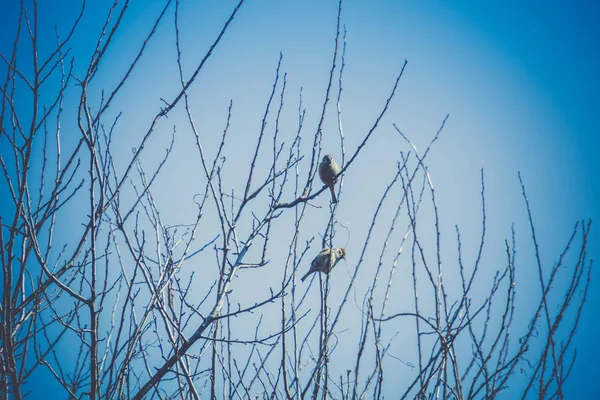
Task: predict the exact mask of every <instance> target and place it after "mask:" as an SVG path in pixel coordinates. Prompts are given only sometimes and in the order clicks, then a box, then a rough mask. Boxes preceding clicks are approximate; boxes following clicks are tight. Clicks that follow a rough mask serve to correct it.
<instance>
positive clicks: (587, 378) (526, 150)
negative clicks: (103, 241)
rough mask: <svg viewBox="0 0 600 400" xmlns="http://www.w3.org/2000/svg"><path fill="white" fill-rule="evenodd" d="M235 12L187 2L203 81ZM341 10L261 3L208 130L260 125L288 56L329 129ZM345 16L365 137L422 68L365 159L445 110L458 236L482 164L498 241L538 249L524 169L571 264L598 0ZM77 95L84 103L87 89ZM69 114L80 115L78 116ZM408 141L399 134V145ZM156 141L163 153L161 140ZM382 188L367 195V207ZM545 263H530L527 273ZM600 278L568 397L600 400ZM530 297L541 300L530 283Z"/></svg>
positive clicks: (583, 195)
mask: <svg viewBox="0 0 600 400" xmlns="http://www.w3.org/2000/svg"><path fill="white" fill-rule="evenodd" d="M16 3H17V2H16V1H9V0H1V1H0V41H1V43H0V50H1V51H2V53H3V54H8V51H9V50H10V48H11V46H12V37H13V34H14V29H15V27H14V19H15V15H16V14H15V13H16V12H17V8H16V5H17V4H16ZM100 3H101V2H90V4H89V6H88V8H89V9H88V13H87V15H86V18H85V20H84V22H85V25H84V29H81V28H80V30H79V31H78V34H77V36H76V37H75V38H74V40H73V42H72V44H71V46H72V48H73V50H72V52H73V53H72V54H73V55H74V56H75V57H76V58H77V60H78V62H77V64H76V70H75V73H76V74H82V73H83V71H84V70H85V67H86V65H85V64H86V63H87V62H88V60H89V56H90V49H89V46H90V45H93V44H94V43H95V40H96V37H97V35H98V32H99V29H100V26H101V23H102V19H103V17H104V15H105V13H106V10H107V9H106V5H104V4H100ZM160 3H161V2H158V1H149V2H134V4H132V5H131V10H130V12H129V14H128V16H127V17H126V19H125V20H124V26H123V29H122V30H121V31H120V33H119V35H118V36H117V37H116V38H115V43H114V47H113V48H112V49H111V51H110V52H109V54H108V58H107V59H106V60H105V62H104V64H103V65H101V70H100V73H99V74H100V76H99V78H98V81H97V82H96V85H97V87H96V89H98V88H100V87H102V86H103V85H105V86H106V87H110V85H111V84H114V82H115V81H116V80H117V79H118V78H119V77H120V75H121V74H122V73H123V71H125V69H126V68H127V66H128V65H129V62H130V60H131V58H132V57H133V54H134V51H135V49H137V45H135V46H134V45H133V44H134V43H139V41H140V40H141V39H142V38H143V36H144V35H145V34H146V32H147V31H148V29H149V27H150V26H151V22H152V19H153V17H154V16H155V15H156V14H157V11H158V10H159V9H160V8H161V4H160ZM71 4H72V2H66V1H63V2H50V1H41V2H40V8H41V13H40V19H41V27H40V28H41V29H42V30H43V31H45V32H48V34H47V35H44V37H43V38H42V45H41V49H40V52H41V53H44V48H46V49H48V48H49V46H51V45H52V43H53V35H52V34H51V32H52V29H53V26H54V25H58V26H59V27H61V26H63V27H64V26H65V24H66V23H67V22H69V21H71V20H72V19H73V17H74V15H75V13H76V9H75V8H72V6H71ZM233 6H234V2H232V1H222V2H216V1H213V2H183V5H182V21H181V24H182V31H181V35H182V38H183V39H182V40H183V43H182V44H183V50H184V65H186V66H187V67H188V68H187V70H186V72H187V73H188V75H189V73H190V72H191V68H192V66H193V65H195V63H197V61H198V60H199V59H200V58H201V57H202V56H203V54H204V52H205V51H206V50H207V48H208V46H209V44H210V43H211V41H212V40H213V38H214V37H215V35H216V34H217V33H218V31H219V30H220V28H221V25H222V22H223V21H224V19H225V18H226V17H227V16H228V13H229V12H230V10H231V8H232V7H233ZM336 9H337V4H336V2H333V1H328V2H324V1H316V0H314V1H281V2H276V1H249V2H248V3H247V4H245V5H244V6H243V7H242V9H241V11H240V12H239V14H238V16H237V17H236V19H235V20H234V23H233V26H232V28H231V30H230V31H229V32H228V33H227V35H226V36H225V37H224V39H223V42H222V43H221V45H220V47H219V48H218V50H217V51H216V52H215V54H214V55H213V58H212V59H211V62H210V63H209V64H208V65H207V68H206V70H205V71H203V73H202V74H201V75H200V77H199V78H198V81H197V86H196V88H195V89H193V91H195V92H194V94H195V95H196V100H195V101H196V103H195V104H194V107H195V111H196V115H195V118H196V119H197V120H198V121H201V125H202V128H203V129H205V130H207V131H208V130H210V129H213V128H214V129H217V130H219V129H222V127H223V124H224V117H225V115H226V114H225V112H226V107H227V104H228V102H229V99H233V100H234V103H235V110H236V112H237V114H236V115H237V120H235V121H234V125H233V126H232V129H237V130H238V131H244V130H248V132H256V131H257V129H258V127H259V124H260V116H261V115H262V112H263V107H264V103H265V101H266V96H267V93H268V91H269V90H270V85H271V84H272V77H273V74H274V69H275V65H276V61H277V58H278V56H279V52H280V51H282V52H283V54H284V63H283V67H282V68H283V70H284V71H286V72H288V85H289V86H288V96H289V97H288V101H290V102H292V101H296V98H297V93H298V91H299V89H300V87H302V88H303V95H304V105H305V107H307V109H308V115H307V123H313V125H314V122H315V121H316V118H317V116H318V110H319V107H320V104H321V101H322V100H321V96H322V94H323V91H324V87H325V83H326V79H327V72H328V69H329V67H330V54H331V50H332V46H333V40H334V34H335V15H336ZM342 18H343V23H344V24H345V25H346V27H347V30H348V51H347V57H346V63H347V66H346V68H347V69H346V75H345V83H344V90H345V91H344V103H343V112H345V120H344V124H345V125H344V126H345V128H346V131H347V134H348V135H349V144H352V143H354V142H353V140H358V139H359V137H360V135H361V134H362V133H363V132H365V130H366V129H368V127H369V126H370V124H371V123H372V121H373V118H374V116H375V111H376V110H377V109H378V108H379V107H380V105H381V103H382V101H383V99H385V97H387V94H388V92H389V89H390V87H391V83H392V82H393V78H394V75H395V74H396V73H397V72H398V70H399V68H400V66H401V65H402V62H403V60H404V59H405V58H406V59H408V61H409V65H408V69H407V72H406V74H405V77H404V78H403V81H402V83H401V85H400V92H399V95H398V98H397V99H396V101H395V102H394V103H393V105H392V109H391V110H390V114H389V115H388V117H387V118H386V119H385V120H384V121H383V123H382V126H383V127H384V128H382V129H383V130H384V132H385V133H382V134H380V135H376V136H375V137H374V138H373V141H372V142H371V143H370V144H369V146H368V147H367V148H366V149H365V154H363V156H364V157H366V158H368V159H378V158H381V157H387V156H389V157H397V150H395V149H394V148H393V147H392V146H387V143H389V142H390V140H392V139H391V138H392V137H393V136H394V133H393V130H392V129H391V123H392V122H395V123H397V124H398V125H399V126H400V128H401V129H402V130H403V131H404V132H405V133H406V134H407V135H408V136H409V137H410V138H411V139H412V140H414V142H415V143H416V144H417V146H418V147H419V149H421V150H422V149H424V147H423V146H424V145H425V144H426V143H427V141H428V140H429V139H430V138H431V135H432V134H433V133H434V132H435V131H436V130H437V128H438V126H439V125H440V123H441V121H442V119H443V118H444V116H445V115H446V114H447V113H449V114H450V119H449V121H448V124H447V127H446V130H445V131H444V134H443V136H442V138H441V139H440V141H439V143H437V147H436V149H435V151H434V153H433V154H432V156H431V158H430V160H429V161H430V170H431V174H432V177H433V180H434V184H435V185H436V189H437V193H438V196H439V198H438V202H439V203H440V208H441V212H442V215H445V216H446V217H445V219H446V223H447V225H448V228H449V231H450V232H451V231H452V230H453V226H454V224H460V225H461V227H464V228H465V230H466V232H467V234H468V233H469V232H474V233H473V235H475V234H476V232H477V228H478V226H479V225H478V224H479V222H478V221H479V220H478V218H479V213H478V212H476V213H473V210H478V208H477V207H478V202H479V197H478V192H479V171H480V168H482V167H483V168H484V169H485V172H486V186H487V190H488V192H487V195H488V213H489V215H488V217H489V221H488V222H489V227H488V229H489V230H490V231H491V233H490V237H489V238H488V243H495V244H494V245H492V246H495V245H496V246H498V247H499V248H501V247H502V246H503V240H504V238H506V237H508V235H509V232H510V225H511V223H512V222H515V224H516V226H517V230H518V231H519V232H521V238H522V239H523V245H522V246H521V247H520V248H521V249H523V252H525V249H526V247H527V243H528V242H527V239H528V236H527V231H526V229H525V227H526V224H524V222H525V220H524V218H525V216H526V215H525V212H524V207H523V201H522V198H521V195H520V187H519V185H518V180H517V171H521V173H522V176H523V179H524V182H525V184H526V186H527V189H528V194H529V198H530V202H531V204H532V208H533V213H534V218H535V222H536V225H537V229H538V235H539V238H538V239H539V241H540V245H541V251H542V259H543V261H545V262H546V263H547V264H551V263H552V261H553V260H555V259H556V257H557V255H558V254H559V253H560V251H561V246H562V245H563V244H564V243H565V241H566V239H567V238H568V236H569V234H570V230H571V229H572V227H573V225H574V223H575V222H576V221H577V220H580V219H583V218H592V219H593V220H594V221H599V220H600V218H599V217H600V214H599V210H600V206H599V205H600V195H599V193H600V182H599V181H600V180H599V178H598V172H599V171H600V157H598V156H597V154H596V152H597V151H598V148H599V146H600V125H599V124H598V116H599V114H600V100H599V97H598V93H600V79H598V75H597V74H598V71H600V51H599V49H600V28H599V27H598V19H599V18H600V5H598V4H597V3H594V2H591V1H588V2H586V1H574V2H569V3H568V2H558V1H550V2H548V1H526V2H517V1H504V2H501V3H500V2H498V3H496V4H492V3H491V2H481V1H456V2H444V1H376V2H367V1H352V0H348V1H346V2H345V3H344V8H343V13H342ZM63 31H64V29H63ZM173 40H174V35H173V30H172V16H169V17H168V22H167V23H166V25H164V26H162V27H161V28H160V29H159V31H158V34H157V37H156V39H155V40H154V42H153V46H152V47H151V48H150V49H149V50H148V51H147V52H146V54H145V56H144V57H145V59H144V65H143V66H142V67H141V68H140V69H139V70H138V71H137V73H136V74H135V75H134V76H133V77H132V79H131V81H130V82H129V83H128V85H129V86H128V88H127V91H126V93H125V95H124V96H123V97H121V98H120V99H119V103H117V104H116V105H115V107H114V108H115V113H116V111H118V110H121V109H126V110H127V115H126V116H125V117H124V118H123V122H122V125H121V129H123V130H124V131H127V130H131V131H142V130H143V128H144V127H147V124H146V122H145V121H147V119H148V118H149V117H150V116H152V115H154V113H155V112H156V111H157V110H158V108H159V107H160V106H161V102H160V97H164V98H170V96H171V95H172V94H173V93H175V91H176V90H177V89H178V87H177V86H176V83H177V80H176V77H177V75H176V70H175V63H174V57H175V50H174V45H173ZM23 61H24V62H26V59H24V60H23ZM169 77H170V78H169ZM68 95H71V96H75V95H76V91H73V92H71V93H68ZM23 104H26V102H25V101H24V103H23ZM23 107H26V105H24V106H23ZM294 107H296V106H293V107H290V108H291V110H290V114H289V116H288V118H290V119H291V118H294V117H293V114H294V110H293V109H294ZM65 117H66V118H68V117H69V115H68V112H67V114H66V116H65ZM71 117H72V116H71ZM144 118H145V119H144ZM173 118H174V119H176V118H177V117H173ZM173 118H172V119H171V121H169V123H171V122H172V121H173ZM140 120H143V121H144V123H141V122H139V121H140ZM181 121H182V122H181V125H184V124H185V122H184V120H181ZM328 124H329V125H326V128H330V129H332V130H334V129H335V121H334V118H330V121H328ZM72 134H74V135H76V132H72ZM66 135H68V132H67V133H66ZM353 136H354V137H355V139H352V137H353ZM135 137H136V136H135V135H131V136H127V135H125V136H123V137H121V138H120V140H122V141H123V142H122V144H121V148H122V149H123V150H122V151H123V155H125V154H130V150H129V149H130V147H131V146H132V145H134V144H135ZM246 138H247V142H245V140H246V139H244V136H243V135H241V136H239V138H238V141H237V142H236V143H235V145H233V146H232V149H233V150H232V151H234V154H235V151H236V148H237V149H238V151H239V149H241V148H244V146H246V145H247V144H248V143H252V142H253V138H254V137H253V135H252V134H248V135H246ZM326 140H327V139H326ZM393 140H396V142H397V138H394V139H393ZM130 141H131V143H130ZM208 141H209V145H210V139H208ZM182 142H183V143H182V144H181V145H179V148H178V150H179V151H180V152H181V153H179V154H183V155H185V154H186V153H185V152H186V151H187V150H186V148H185V140H183V141H182ZM333 143H335V142H334V140H333V139H332V140H331V144H333ZM155 144H156V146H157V148H160V143H157V142H155ZM325 144H327V142H326V143H325ZM237 146H239V148H238V147H237ZM190 157H192V156H191V155H190ZM243 157H244V156H243V155H241V154H240V158H241V159H243ZM150 158H151V157H150ZM187 162H188V161H186V157H185V156H180V157H178V158H177V159H176V160H172V162H171V163H170V164H169V168H170V169H169V170H167V171H170V172H167V173H166V175H165V176H166V179H165V180H164V181H162V182H160V184H162V185H165V186H163V187H162V188H164V189H162V190H161V191H162V192H163V193H165V197H164V198H161V196H160V194H159V195H157V201H159V202H161V201H163V202H164V204H165V205H168V204H171V205H172V202H173V201H174V200H173V199H172V197H168V196H167V195H166V194H167V193H172V192H171V186H169V185H173V187H176V186H177V185H178V182H173V179H172V177H174V176H177V171H180V170H182V168H185V167H184V166H185V165H186V163H187ZM370 174H371V172H370V171H368V170H365V171H364V172H360V171H359V172H356V173H355V175H354V179H353V181H352V180H350V179H348V180H347V181H346V185H347V186H346V187H345V190H347V191H348V192H352V190H353V185H359V183H360V182H361V181H362V180H364V179H370V178H369V177H370V176H371V175H370ZM240 179H244V177H240ZM180 183H181V182H179V186H177V187H180V186H181V185H180ZM383 183H384V182H383V181H382V184H383ZM178 190H180V192H178V194H179V196H178V197H180V198H182V199H189V198H190V197H191V196H192V195H193V194H194V193H195V192H196V191H195V188H193V187H189V188H186V187H183V188H180V189H178ZM2 196H4V193H3V194H2ZM369 196H370V194H369V193H366V194H365V201H366V200H367V198H368V197H369ZM373 196H374V197H376V196H379V192H377V194H375V193H373ZM361 200H362V199H355V203H353V202H348V201H346V204H347V205H348V209H347V210H346V211H345V215H352V214H351V211H352V207H353V206H355V207H356V208H355V210H356V209H357V208H358V207H359V206H358V204H359V202H360V201H361ZM2 204H3V205H6V204H7V203H6V202H5V201H2ZM188 207H189V205H188ZM187 210H188V211H189V208H188V209H187ZM341 212H342V211H340V213H341ZM165 214H166V215H168V216H171V217H173V218H174V219H176V218H178V217H181V218H183V217H184V216H185V215H186V208H185V207H179V206H174V205H172V206H171V207H167V209H166V210H165ZM348 218H349V221H350V220H352V221H351V222H352V227H353V229H355V230H357V231H360V230H361V229H363V225H361V220H360V219H359V218H354V219H353V218H352V217H348ZM474 237H476V236H473V238H474ZM356 240H359V238H358V237H357V238H356ZM529 245H530V244H529ZM599 250H600V246H599V243H598V234H597V226H593V228H592V235H591V237H590V247H589V248H588V254H589V257H591V258H597V257H598V254H600V253H599ZM448 258H449V259H451V258H452V257H451V256H448ZM530 261H531V258H526V259H525V261H524V262H523V264H522V265H523V268H526V266H527V265H528V262H530ZM530 266H531V267H532V268H533V264H530ZM599 277H600V276H599V275H598V273H596V272H594V273H593V276H592V286H591V293H590V295H589V297H588V303H587V306H586V307H585V310H584V314H583V318H582V321H581V324H580V327H579V329H578V333H577V337H576V346H577V348H578V362H577V364H576V366H575V368H574V370H573V373H572V376H571V377H570V379H569V380H568V382H567V388H568V396H567V398H571V399H580V398H581V399H583V398H592V397H594V395H596V396H598V395H599V394H600V390H599V389H598V386H597V384H596V382H595V380H596V379H597V377H598V375H599V374H600V368H598V367H597V366H596V360H597V358H598V355H599V352H598V350H597V346H596V342H597V336H598V324H597V323H596V315H597V313H598V312H599V311H600V306H599V304H600V290H599V287H598V278H599ZM525 287H526V286H524V288H525ZM517 293H518V295H522V296H526V295H527V290H522V291H520V292H519V291H518V292H517Z"/></svg>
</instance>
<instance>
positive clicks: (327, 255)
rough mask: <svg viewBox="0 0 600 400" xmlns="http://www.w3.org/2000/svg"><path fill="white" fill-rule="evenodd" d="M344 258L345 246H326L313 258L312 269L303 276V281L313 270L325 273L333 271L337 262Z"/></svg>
mask: <svg viewBox="0 0 600 400" xmlns="http://www.w3.org/2000/svg"><path fill="white" fill-rule="evenodd" d="M342 258H346V249H344V248H343V247H335V248H333V249H330V248H326V249H323V250H321V252H320V253H319V254H318V255H317V256H316V257H315V258H314V260H312V262H311V263H310V270H308V272H307V273H306V275H304V276H303V277H302V282H304V280H305V279H306V278H308V276H309V275H310V274H312V273H313V272H323V273H325V274H327V273H329V272H331V270H332V269H333V267H335V264H337V263H338V261H340V260H341V259H342Z"/></svg>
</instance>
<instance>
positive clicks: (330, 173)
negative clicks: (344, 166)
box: [319, 154, 340, 204]
mask: <svg viewBox="0 0 600 400" xmlns="http://www.w3.org/2000/svg"><path fill="white" fill-rule="evenodd" d="M339 173H340V167H339V166H338V165H337V163H336V162H335V160H334V159H333V156H332V155H331V154H327V155H326V156H325V157H323V161H321V164H320V165H319V177H320V178H321V181H322V182H323V183H324V184H326V185H327V186H328V187H329V190H331V201H332V202H333V203H334V204H335V203H337V198H336V197H335V184H336V182H337V174H339Z"/></svg>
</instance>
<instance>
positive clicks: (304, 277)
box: [300, 271, 313, 282]
mask: <svg viewBox="0 0 600 400" xmlns="http://www.w3.org/2000/svg"><path fill="white" fill-rule="evenodd" d="M312 272H313V271H308V272H307V273H306V274H305V275H304V276H303V277H302V278H300V280H301V281H302V282H304V280H305V279H306V278H308V276H309V275H310V274H311V273H312Z"/></svg>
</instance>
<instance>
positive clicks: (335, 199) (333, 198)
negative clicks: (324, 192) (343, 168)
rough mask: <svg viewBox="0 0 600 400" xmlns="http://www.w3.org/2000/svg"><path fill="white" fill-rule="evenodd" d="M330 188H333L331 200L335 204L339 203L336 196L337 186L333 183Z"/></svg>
mask: <svg viewBox="0 0 600 400" xmlns="http://www.w3.org/2000/svg"><path fill="white" fill-rule="evenodd" d="M329 190H331V201H332V202H333V204H335V203H337V197H335V188H334V186H333V185H331V186H329Z"/></svg>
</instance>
